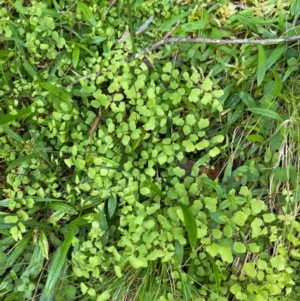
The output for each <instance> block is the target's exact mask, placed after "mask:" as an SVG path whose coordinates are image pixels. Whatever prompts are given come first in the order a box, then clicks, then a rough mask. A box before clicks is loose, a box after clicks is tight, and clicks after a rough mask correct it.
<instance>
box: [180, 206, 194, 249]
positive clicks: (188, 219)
mask: <svg viewBox="0 0 300 301" xmlns="http://www.w3.org/2000/svg"><path fill="white" fill-rule="evenodd" d="M180 207H181V210H182V212H183V216H184V223H185V227H186V231H187V234H188V239H189V243H190V246H191V247H192V248H193V249H194V248H195V246H196V243H197V223H196V220H195V217H194V215H193V213H192V212H191V210H190V208H188V207H187V206H185V205H183V204H180Z"/></svg>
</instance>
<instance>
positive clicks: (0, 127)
mask: <svg viewBox="0 0 300 301" xmlns="http://www.w3.org/2000/svg"><path fill="white" fill-rule="evenodd" d="M0 129H2V130H3V131H4V132H5V133H6V134H7V135H8V136H10V137H11V138H12V139H14V140H16V141H17V142H20V143H22V142H23V141H24V140H23V138H22V137H21V136H19V135H18V134H17V133H15V132H14V131H12V130H11V129H9V128H8V127H6V126H4V125H0Z"/></svg>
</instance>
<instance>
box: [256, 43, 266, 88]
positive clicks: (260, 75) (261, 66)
mask: <svg viewBox="0 0 300 301" xmlns="http://www.w3.org/2000/svg"><path fill="white" fill-rule="evenodd" d="M257 48H258V66H257V86H258V87H259V86H260V84H261V83H262V82H263V80H264V78H265V75H266V70H267V69H266V54H265V51H264V48H263V47H262V46H261V45H258V46H257Z"/></svg>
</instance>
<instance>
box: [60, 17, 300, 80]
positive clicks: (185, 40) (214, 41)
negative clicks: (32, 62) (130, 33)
mask: <svg viewBox="0 0 300 301" xmlns="http://www.w3.org/2000/svg"><path fill="white" fill-rule="evenodd" d="M177 24H179V23H177ZM177 24H176V25H175V27H174V28H173V29H172V30H171V31H170V32H169V33H171V32H173V31H174V30H175V29H176V27H177V26H178V25H177ZM169 33H167V35H166V38H163V39H161V40H159V41H158V42H155V43H154V44H152V45H150V46H148V47H146V48H144V49H143V50H141V51H139V52H137V53H136V54H135V56H132V55H131V56H129V57H127V59H126V61H131V60H132V59H133V58H136V59H137V58H138V57H140V56H141V55H143V54H146V53H149V52H151V51H152V50H154V49H156V48H159V47H161V46H164V45H166V44H171V43H202V44H203V43H206V44H218V45H225V44H227V45H228V44H249V45H270V44H280V43H289V42H293V41H297V40H300V35H297V36H292V37H287V38H277V39H261V40H251V39H235V40H228V39H209V38H176V37H175V38H167V37H168V36H169ZM101 74H102V71H100V72H97V73H96V74H95V73H93V74H88V75H86V76H83V77H81V78H79V79H77V80H75V81H74V82H69V83H67V84H65V85H64V86H71V85H72V86H73V85H76V84H78V83H79V82H80V80H82V79H88V78H90V77H91V76H92V75H95V76H96V77H97V76H100V75H101Z"/></svg>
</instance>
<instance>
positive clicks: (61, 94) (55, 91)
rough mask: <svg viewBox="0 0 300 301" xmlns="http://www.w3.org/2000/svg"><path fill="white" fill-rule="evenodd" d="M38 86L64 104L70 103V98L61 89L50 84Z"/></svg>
mask: <svg viewBox="0 0 300 301" xmlns="http://www.w3.org/2000/svg"><path fill="white" fill-rule="evenodd" d="M40 85H41V87H42V88H44V89H46V90H47V91H49V92H50V93H51V94H53V95H54V96H56V97H60V98H61V99H62V100H64V101H66V102H72V97H71V96H70V95H69V94H68V93H67V92H66V91H64V90H63V89H61V88H58V87H56V86H54V85H52V84H50V83H41V84H40Z"/></svg>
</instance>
